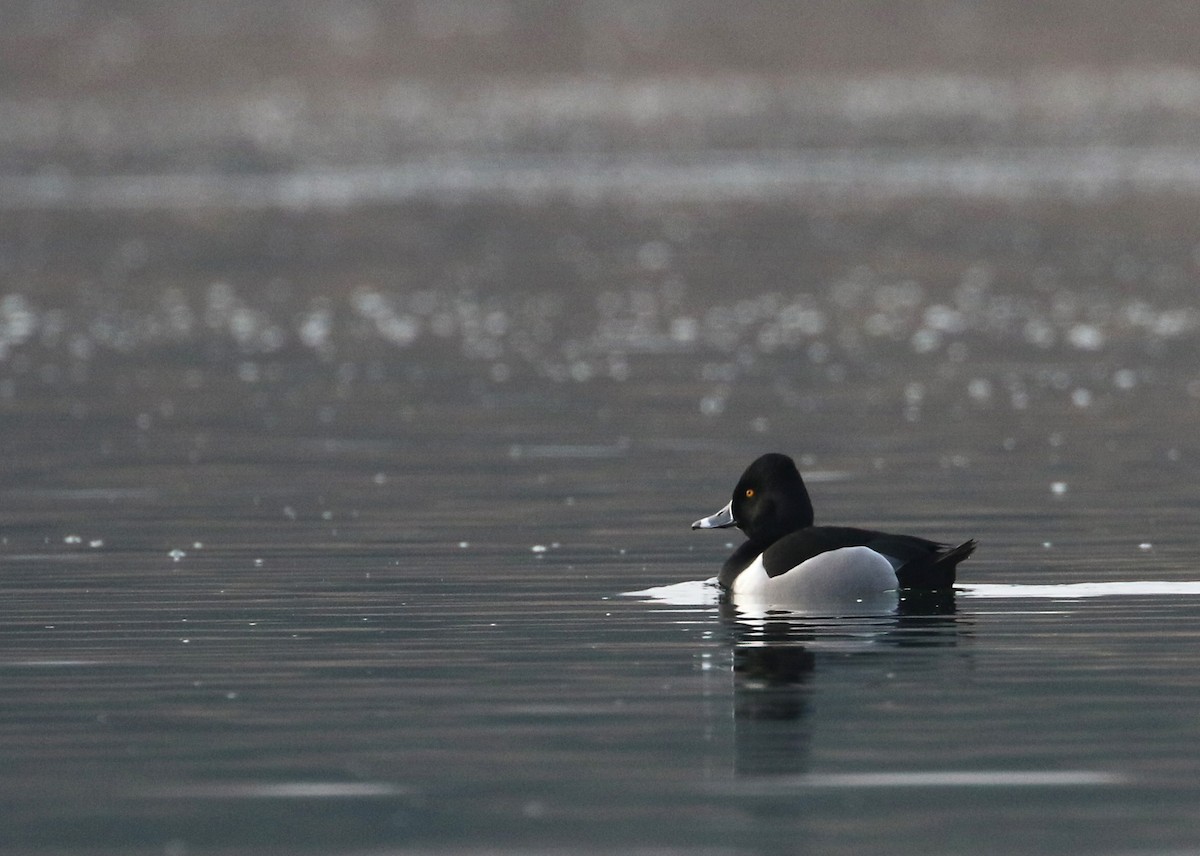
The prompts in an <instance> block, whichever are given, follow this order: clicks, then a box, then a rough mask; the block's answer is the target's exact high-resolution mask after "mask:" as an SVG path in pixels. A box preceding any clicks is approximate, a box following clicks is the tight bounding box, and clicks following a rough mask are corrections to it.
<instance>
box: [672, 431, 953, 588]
mask: <svg viewBox="0 0 1200 856" xmlns="http://www.w3.org/2000/svg"><path fill="white" fill-rule="evenodd" d="M727 526H736V527H737V528H738V529H741V530H742V532H743V533H744V534H745V535H746V538H747V539H748V540H747V541H746V542H745V543H744V544H742V545H741V546H740V547H738V548H737V549H736V550H734V552H733V555H732V556H730V557H729V558H728V559H727V560H726V561H725V564H724V566H722V568H721V573H720V574H719V575H718V577H717V581H718V582H719V583H720V585H721V587H722V588H724V589H726V590H728V591H730V592H732V593H733V594H735V595H736V594H743V595H750V596H760V597H767V598H771V599H778V600H781V601H786V600H798V599H804V598H813V597H819V598H823V599H827V598H838V599H841V598H854V597H863V596H866V595H871V594H875V593H878V592H882V591H891V590H895V589H946V588H950V587H951V586H953V585H954V570H955V567H956V566H957V565H958V563H959V562H961V561H962V560H963V559H965V558H967V557H968V556H970V555H971V553H973V552H974V551H975V541H973V540H971V541H965V542H963V543H962V544H959V545H958V546H957V547H951V546H949V545H947V544H940V543H938V542H936V541H927V540H926V539H924V538H917V537H915V536H913V535H890V534H888V533H886V532H875V531H872V530H870V529H855V528H851V527H848V526H814V525H813V509H812V501H811V500H810V499H809V498H808V490H807V488H805V486H804V480H803V479H802V478H801V477H800V472H799V471H798V470H797V469H796V464H795V463H794V462H793V461H792V459H791V458H789V457H788V456H787V455H780V454H776V453H771V454H767V455H763V456H762V457H761V458H759V459H758V460H756V461H755V462H754V463H752V464H751V465H750V466H749V467H747V469H746V472H744V473H743V474H742V477H741V479H739V480H738V483H737V487H735V488H734V489H733V499H731V500H730V501H729V504H728V505H726V506H725V507H724V508H722V509H721V510H720V511H718V512H717V513H716V514H713V515H712V516H710V517H705V518H703V519H702V520H697V521H696V522H695V523H693V524H692V528H693V529H724V528H725V527H727Z"/></svg>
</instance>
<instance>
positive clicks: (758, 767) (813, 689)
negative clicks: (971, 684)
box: [720, 590, 965, 775]
mask: <svg viewBox="0 0 1200 856" xmlns="http://www.w3.org/2000/svg"><path fill="white" fill-rule="evenodd" d="M720 612H721V618H722V623H723V625H724V627H725V630H726V632H727V634H728V638H729V640H730V642H731V643H732V646H733V688H734V692H733V713H734V737H735V742H734V749H735V763H734V769H735V772H736V773H737V774H738V775H787V774H797V773H803V772H807V770H808V767H809V763H808V762H809V755H810V753H811V744H812V738H813V723H812V716H811V714H812V710H813V706H814V701H815V700H819V696H818V695H817V690H818V682H819V675H820V673H822V672H824V671H826V670H835V669H841V668H850V667H852V666H854V665H856V664H863V663H873V664H878V663H879V659H878V658H880V657H895V656H896V655H897V649H901V648H905V649H911V648H917V647H924V648H947V647H953V646H955V645H957V644H958V641H959V639H960V637H961V636H962V635H963V634H964V632H965V628H964V627H963V626H962V625H961V624H960V622H959V620H958V617H957V615H956V613H955V603H954V592H953V591H952V590H946V591H925V592H919V593H914V594H911V595H910V594H908V593H902V594H901V595H900V596H899V597H898V598H897V600H896V603H895V608H894V609H893V610H885V611H883V612H879V611H873V610H872V609H871V608H870V607H869V606H868V607H865V608H864V609H862V610H861V612H859V613H858V614H852V615H846V614H839V615H830V614H828V613H827V614H825V615H819V614H814V613H801V612H796V611H790V610H781V609H774V608H772V609H762V608H760V607H758V606H757V605H755V604H753V603H749V604H746V603H739V602H737V601H736V600H729V601H726V602H723V603H722V604H721V607H720Z"/></svg>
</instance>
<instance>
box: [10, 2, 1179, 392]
mask: <svg viewBox="0 0 1200 856" xmlns="http://www.w3.org/2000/svg"><path fill="white" fill-rule="evenodd" d="M2 12H3V17H4V21H5V24H4V27H3V28H2V32H0V277H2V280H0V292H2V293H3V295H4V297H3V298H2V303H0V319H2V323H0V331H2V332H0V355H3V356H4V357H5V358H6V359H5V364H6V365H5V366H4V367H3V369H4V372H5V373H6V374H10V375H11V374H13V373H14V371H15V370H16V369H14V362H13V358H14V357H16V356H18V355H19V354H26V355H28V356H27V359H28V360H30V361H32V362H31V364H32V363H35V362H40V361H41V360H43V359H44V360H47V361H48V362H47V363H46V365H45V366H44V367H43V368H44V371H43V372H42V373H43V374H44V375H45V377H44V378H43V381H45V380H48V379H54V380H55V381H58V380H62V381H63V382H66V380H67V379H68V378H69V377H71V376H72V372H74V376H76V377H78V376H80V374H81V373H82V372H83V367H82V366H83V364H84V363H89V362H91V361H93V360H96V359H98V358H104V357H107V356H113V355H120V356H121V357H122V358H125V359H129V360H132V361H134V362H137V361H142V360H149V359H157V356H156V355H159V354H160V353H162V352H163V351H164V349H165V350H166V351H169V352H171V353H174V354H180V352H181V351H182V352H186V353H185V354H184V356H185V357H186V359H189V360H190V359H201V361H202V362H203V361H204V360H209V359H213V358H233V359H235V360H237V361H241V360H242V359H243V358H251V359H258V358H263V357H272V356H281V355H290V356H304V357H305V358H307V357H315V358H319V359H321V360H325V361H326V362H329V361H340V362H354V363H361V362H362V361H363V360H372V359H373V360H377V361H378V360H382V361H384V362H395V361H398V360H400V359H403V360H404V361H405V362H407V363H408V364H409V365H410V366H411V365H414V364H416V363H420V364H422V365H426V366H427V367H430V366H431V367H433V368H441V369H447V370H448V369H449V367H450V364H451V363H452V364H453V365H454V366H455V367H456V368H455V370H456V371H460V370H463V369H464V368H465V369H467V370H468V372H469V373H470V374H471V375H472V376H478V378H479V379H480V380H481V381H482V382H484V383H486V384H494V383H502V382H506V381H509V380H512V379H519V378H522V377H534V378H540V379H550V380H571V379H573V380H582V381H590V380H593V379H596V378H608V379H616V380H627V379H629V378H630V377H631V376H632V375H636V371H635V370H634V369H633V368H631V362H630V361H631V359H636V358H637V357H638V355H647V354H652V355H661V356H667V355H671V354H678V353H680V352H684V353H691V354H705V355H707V356H712V357H714V358H715V360H716V362H717V363H719V364H720V365H716V366H710V368H709V372H708V374H709V377H708V381H709V387H710V388H709V389H708V390H707V392H704V391H702V394H701V395H698V396H696V401H695V402H694V404H695V406H696V407H700V406H701V401H703V400H708V402H709V403H708V405H707V407H708V408H709V409H710V410H711V409H713V408H715V407H719V406H720V400H721V399H722V398H723V397H724V396H723V395H722V394H721V389H723V388H724V387H722V386H721V385H720V384H715V385H714V384H713V383H711V381H712V380H713V378H714V377H716V378H718V379H719V378H721V377H724V378H725V379H726V380H732V379H733V378H734V377H736V376H739V375H740V374H741V373H742V372H744V371H745V369H746V363H747V361H748V360H749V358H750V356H751V355H753V356H770V355H774V354H780V353H782V354H785V355H787V356H789V357H792V358H796V359H800V360H804V361H807V362H808V363H813V364H818V365H819V366H821V367H822V368H821V371H820V372H818V373H817V374H823V373H825V372H826V371H832V377H833V379H834V380H835V381H840V380H841V379H842V378H843V377H844V375H845V372H846V371H847V370H849V369H850V368H851V367H852V364H854V363H856V362H857V363H859V364H871V365H874V366H875V367H876V368H877V369H879V370H880V371H883V372H885V373H891V372H893V371H895V364H894V363H893V362H892V361H893V360H895V359H896V358H902V359H903V361H904V362H903V365H904V367H905V369H904V372H905V373H906V374H908V375H910V376H907V377H902V378H900V379H899V380H900V381H901V383H900V385H899V386H895V388H894V389H893V390H892V393H891V394H892V395H893V397H894V403H896V404H897V406H898V407H904V406H908V405H907V404H905V400H904V398H903V396H904V394H905V393H904V390H906V389H907V390H908V396H909V398H910V399H911V398H913V397H918V398H919V397H921V396H922V395H923V394H924V393H923V392H918V391H917V388H916V387H912V386H911V383H912V382H916V383H917V384H918V385H919V386H920V387H921V389H922V390H928V389H929V387H930V385H931V383H932V384H934V385H936V379H935V378H932V377H926V376H925V375H926V373H927V369H929V368H930V364H931V363H932V362H933V361H938V362H945V361H944V360H943V358H945V357H946V356H947V355H950V356H951V358H952V359H951V360H950V362H958V363H962V362H963V359H962V358H963V357H964V356H965V355H966V354H967V353H968V351H967V350H966V349H967V348H968V347H970V348H971V349H972V350H971V353H972V354H975V353H979V352H980V351H981V350H982V351H989V350H992V349H998V352H999V353H1002V354H1003V355H1005V356H1008V357H1011V356H1012V354H1013V349H1014V348H1016V349H1018V350H1020V351H1021V352H1024V353H1029V354H1032V355H1036V356H1038V357H1039V358H1040V357H1047V356H1056V357H1057V356H1063V355H1065V356H1066V357H1068V358H1071V357H1074V356H1078V355H1080V354H1081V353H1082V354H1083V355H1085V356H1087V359H1088V363H1089V365H1091V364H1093V363H1094V359H1093V358H1094V357H1100V358H1102V359H1104V360H1105V366H1106V369H1108V370H1110V371H1109V377H1108V378H1107V380H1106V381H1104V382H1102V383H1100V384H1099V385H1100V387H1101V390H1102V391H1104V392H1107V391H1109V389H1110V388H1111V387H1113V386H1114V384H1113V383H1112V382H1111V381H1112V378H1113V377H1116V378H1117V381H1116V382H1115V388H1116V389H1117V390H1118V391H1119V390H1121V389H1123V388H1125V387H1130V386H1132V385H1136V383H1137V382H1138V381H1139V380H1141V379H1142V377H1143V375H1144V374H1146V373H1147V372H1148V371H1149V367H1148V366H1146V365H1145V364H1142V363H1135V362H1131V359H1132V358H1131V357H1130V356H1128V355H1127V354H1128V350H1129V349H1133V350H1134V351H1137V352H1138V353H1139V354H1141V355H1142V356H1143V357H1145V356H1146V355H1147V354H1148V353H1150V352H1155V353H1157V352H1158V351H1160V350H1161V349H1162V348H1165V347H1170V348H1174V347H1179V346H1181V345H1183V344H1184V343H1185V342H1186V343H1188V351H1189V353H1190V352H1191V344H1194V341H1195V331H1196V328H1197V326H1198V325H1200V315H1197V311H1196V307H1195V306H1194V301H1193V299H1192V294H1193V292H1194V285H1195V279H1196V275H1197V263H1198V259H1200V240H1198V236H1197V231H1196V229H1195V228H1194V226H1193V224H1194V221H1195V217H1194V214H1195V209H1196V204H1195V199H1196V195H1197V193H1198V192H1200V164H1198V163H1197V158H1196V148H1195V140H1196V138H1197V131H1198V130H1200V65H1198V64H1197V62H1196V59H1195V56H1194V50H1193V46H1194V41H1195V35H1196V33H1197V32H1198V31H1200V10H1197V9H1196V8H1195V7H1194V6H1193V5H1191V4H1187V3H1171V2H1152V3H1148V4H1145V5H1143V6H1140V7H1139V9H1138V11H1137V14H1131V13H1130V10H1129V9H1128V7H1126V6H1124V5H1122V4H1116V3H1103V4H1095V3H1077V2H1071V0H1055V2H1050V3H1045V4H1037V5H1036V6H1035V7H1030V6H1029V5H1028V4H1024V3H1019V2H978V0H928V2H917V3H911V4H904V5H903V6H901V7H893V6H889V5H886V4H878V3H871V2H861V3H860V2H851V3H843V2H829V3H824V2H817V3H803V4H794V3H785V2H769V0H755V2H749V3H744V4H735V5H731V4H727V3H719V2H707V0H696V2H674V0H638V2H617V0H597V1H596V2H555V3H547V2H533V0H494V2H491V1H489V2H484V1H483V0H481V2H473V0H444V2H433V1H432V0H430V2H402V3H381V2H380V3H373V2H336V3H335V2H329V3H325V2H277V0H270V1H269V2H262V3H255V4H251V5H247V4H238V3H223V2H200V3H190V4H186V5H178V6H176V5H167V6H164V5H163V4H159V3H140V2H123V3H107V2H99V3H81V2H73V0H46V2H27V3H23V2H12V0H8V2H5V3H4V4H3V8H2ZM956 342H957V343H959V345H960V347H959V349H958V350H957V351H954V350H952V349H950V346H951V345H953V344H954V343H956ZM955 353H957V355H958V357H959V359H957V360H954V359H953V355H954V354H955ZM34 354H37V356H33V355H34ZM739 354H740V358H738V355H739ZM884 357H886V360H884V359H883V358H884ZM914 360H916V361H920V360H925V365H920V364H915V363H914V362H913V361H914ZM21 365H22V363H21V362H20V361H18V362H17V363H16V364H15V366H16V367H17V369H19V367H20V366H21ZM838 366H841V368H839V367H838ZM661 368H662V370H664V371H665V370H666V365H665V364H663V366H662V367H661ZM1123 370H1127V371H1123ZM346 371H351V370H350V369H346ZM697 371H699V369H698V368H697ZM245 372H246V373H248V374H250V375H253V374H254V370H253V369H251V368H245ZM1117 372H1120V374H1115V373H1117ZM18 373H19V372H18ZM976 374H977V375H978V376H971V377H958V373H955V381H956V391H957V392H958V393H961V394H965V393H966V391H967V390H968V388H970V389H973V390H974V391H975V393H976V395H975V398H976V399H978V400H981V401H982V400H983V399H991V398H992V397H993V396H996V395H1000V396H1002V397H1007V393H1005V392H1003V391H1002V387H1004V385H1005V384H1006V383H1007V384H1008V386H1010V387H1011V386H1013V384H1014V383H1017V382H1016V381H1012V379H1011V378H1010V379H1009V381H1011V382H1009V381H1005V379H1004V378H1003V377H1000V376H997V375H996V374H995V373H992V374H988V373H986V372H984V373H979V372H977V373H976ZM1018 374H1022V372H1018ZM692 376H693V377H694V378H695V379H697V380H699V381H701V383H702V384H703V383H704V382H705V378H703V377H700V376H699V375H696V374H693V375H692ZM959 381H961V383H959ZM971 381H978V383H976V384H975V385H974V386H971V387H968V384H970V382H971ZM1027 381H1028V378H1022V379H1020V383H1019V384H1018V386H1020V387H1021V388H1024V386H1027V385H1028V384H1027ZM1055 382H1056V383H1057V384H1058V385H1059V386H1066V387H1069V388H1068V389H1066V390H1065V392H1066V393H1068V394H1070V393H1071V392H1073V391H1074V390H1075V389H1076V388H1077V387H1078V386H1079V384H1077V383H1076V380H1075V379H1074V378H1071V379H1070V380H1064V379H1063V378H1062V377H1061V376H1059V377H1058V378H1057V380H1056V381H1055ZM1034 385H1035V386H1036V385H1037V384H1036V383H1035V384H1034ZM1096 385H1097V383H1096V382H1095V381H1090V380H1089V381H1088V383H1087V386H1088V387H1089V388H1090V387H1091V386H1096ZM9 388H10V391H11V382H10V384H9ZM1059 391H1060V392H1062V391H1064V390H1059ZM1098 391H1099V390H1098ZM1027 392H1028V391H1027ZM713 396H715V398H714V397H713ZM896 396H899V397H898V398H896ZM1021 398H1022V396H1020V395H1018V400H1020V399H1021ZM909 403H911V402H909Z"/></svg>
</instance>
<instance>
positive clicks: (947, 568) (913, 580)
mask: <svg viewBox="0 0 1200 856" xmlns="http://www.w3.org/2000/svg"><path fill="white" fill-rule="evenodd" d="M976 546H978V545H977V544H976V543H975V539H974V538H972V539H971V540H969V541H963V542H962V543H961V544H959V545H958V546H957V547H944V546H941V545H939V546H938V549H937V550H936V551H935V552H934V553H933V554H932V555H931V556H929V559H928V560H927V561H914V562H908V563H906V564H905V565H903V566H902V567H900V568H898V569H897V570H896V577H897V578H898V579H899V581H900V585H901V587H902V588H916V589H948V588H951V587H952V586H953V585H954V575H955V569H956V568H957V567H958V563H959V562H961V561H963V560H964V559H966V558H967V557H968V556H970V555H971V554H972V553H974V552H975V547H976Z"/></svg>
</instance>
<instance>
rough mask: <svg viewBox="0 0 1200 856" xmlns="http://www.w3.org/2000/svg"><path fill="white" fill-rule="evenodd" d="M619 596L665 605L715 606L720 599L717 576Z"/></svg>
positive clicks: (627, 592) (624, 593) (623, 593)
mask: <svg viewBox="0 0 1200 856" xmlns="http://www.w3.org/2000/svg"><path fill="white" fill-rule="evenodd" d="M621 597H640V598H642V599H643V600H652V601H654V602H656V603H661V604H665V605H667V606H716V605H717V604H718V603H719V602H720V599H721V589H720V588H718V586H717V578H716V577H713V578H711V579H707V580H689V581H688V582H683V583H675V584H673V585H669V586H654V587H653V588H648V589H642V590H641V591H625V592H621Z"/></svg>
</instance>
